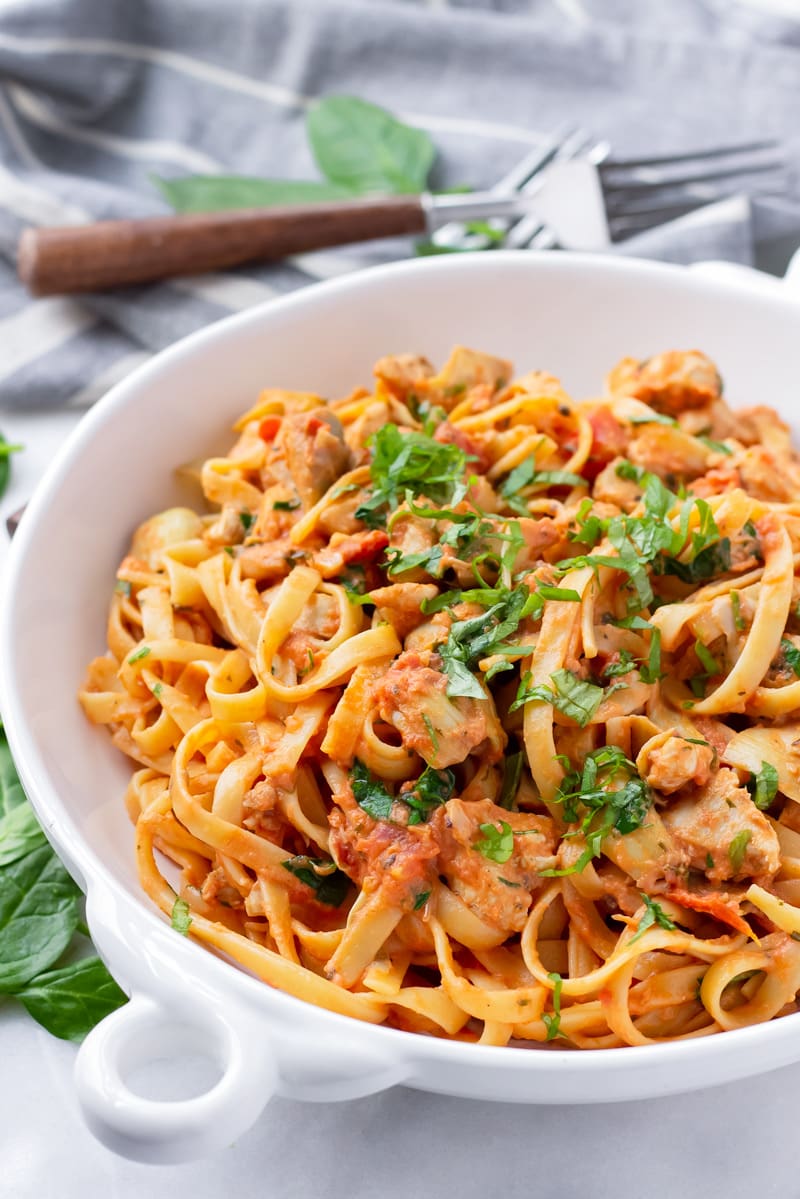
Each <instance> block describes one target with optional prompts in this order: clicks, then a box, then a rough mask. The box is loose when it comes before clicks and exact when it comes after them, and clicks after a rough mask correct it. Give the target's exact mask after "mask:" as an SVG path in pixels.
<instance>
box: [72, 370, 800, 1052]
mask: <svg viewBox="0 0 800 1199" xmlns="http://www.w3.org/2000/svg"><path fill="white" fill-rule="evenodd" d="M235 430H236V440H235V443H234V444H233V446H232V448H231V449H230V450H229V451H228V453H227V454H226V455H224V456H222V457H216V458H209V459H208V460H206V461H205V462H203V463H202V464H200V465H198V466H196V467H192V468H184V473H186V471H187V469H188V471H189V473H194V475H195V476H196V477H197V480H198V483H199V485H200V487H201V488H202V493H203V497H204V503H203V504H202V505H198V506H199V507H202V508H203V511H198V512H195V511H193V510H191V509H188V508H174V509H170V510H168V511H166V512H162V513H160V514H159V515H157V516H154V517H153V518H152V519H150V520H148V521H146V522H145V524H143V525H142V526H141V527H140V528H139V529H137V531H136V533H135V534H134V537H133V541H132V544H131V547H130V552H129V554H128V556H127V557H125V558H124V559H123V561H122V563H121V565H120V567H119V570H118V572H117V582H116V588H115V591H114V595H113V599H112V602H111V609H110V613H109V619H108V628H107V638H108V650H109V652H108V654H106V655H105V656H103V657H100V658H97V659H95V661H93V662H92V663H91V664H90V666H89V668H88V675H87V678H86V681H85V683H84V686H83V688H82V690H81V692H80V700H81V703H82V704H83V707H84V709H85V711H86V714H87V716H88V717H89V719H90V720H92V721H93V722H95V723H96V724H102V725H105V726H107V728H108V730H109V732H110V735H111V737H112V739H113V741H114V743H115V745H117V746H118V747H119V749H120V750H122V751H123V752H124V753H125V754H127V755H128V756H129V757H130V758H131V759H132V760H133V761H134V762H135V763H136V770H135V773H134V774H133V776H132V778H131V781H130V785H129V787H128V791H127V795H126V805H127V809H128V812H129V814H130V816H131V818H132V820H133V821H135V823H136V855H137V863H138V870H139V875H140V879H141V883H142V886H143V888H144V890H145V891H146V893H147V894H148V896H149V897H150V898H151V900H153V901H154V903H155V904H157V905H158V907H159V908H160V909H161V910H162V911H163V912H164V913H165V915H166V916H167V917H169V918H170V919H171V920H172V923H173V925H174V926H175V928H176V929H177V930H178V931H179V932H182V933H186V934H188V935H189V936H190V937H193V938H195V939H196V940H198V941H200V942H202V943H203V944H205V945H208V946H211V947H212V948H213V949H215V950H217V951H219V952H221V953H222V954H223V955H226V956H227V957H228V958H230V959H232V960H233V961H234V962H236V963H238V964H239V965H241V966H242V967H243V968H245V969H246V970H248V971H250V972H251V973H253V974H254V975H256V976H257V977H259V978H260V979H263V980H264V981H265V982H266V983H268V984H270V985H271V986H274V987H278V988H281V989H282V990H284V991H287V992H289V993H290V994H292V995H295V996H297V997H299V998H301V999H304V1000H307V1001H308V1002H310V1003H314V1004H318V1005H320V1006H322V1007H325V1008H328V1009H330V1010H332V1011H336V1012H339V1013H343V1014H346V1015H349V1016H352V1017H355V1018H357V1019H360V1020H366V1021H370V1022H373V1023H381V1022H385V1023H387V1024H390V1025H392V1026H394V1027H396V1028H401V1029H407V1030H410V1031H414V1032H418V1033H427V1034H431V1035H435V1036H440V1037H449V1038H456V1039H460V1040H464V1041H480V1042H482V1043H484V1044H489V1045H507V1044H509V1043H515V1044H521V1043H525V1042H528V1043H532V1042H536V1043H539V1044H541V1045H547V1044H551V1045H553V1046H568V1047H572V1048H604V1047H608V1046H623V1045H644V1044H649V1043H653V1042H660V1041H665V1040H674V1039H682V1038H690V1037H698V1036H705V1035H707V1034H709V1033H713V1032H718V1031H721V1030H725V1029H730V1028H739V1027H742V1026H743V1025H747V1024H752V1023H757V1022H761V1021H766V1020H770V1019H773V1018H775V1017H779V1016H782V1015H785V1014H787V1013H789V1012H793V1011H795V1010H796V1007H797V994H798V990H800V943H799V942H800V754H799V753H798V747H799V746H800V607H799V605H798V601H800V579H798V577H797V576H798V564H800V462H798V458H797V456H796V455H795V453H794V451H793V450H792V448H791V445H790V440H789V434H788V430H787V428H786V426H785V425H784V424H783V423H782V422H781V421H780V419H779V418H778V417H777V415H776V414H775V413H774V412H773V411H772V410H771V409H770V408H767V407H755V408H750V409H746V410H739V411H736V412H735V413H734V412H732V411H731V410H730V409H729V408H728V406H727V404H726V403H725V401H724V400H723V399H722V382H721V379H720V377H719V375H718V373H717V370H716V368H715V366H714V365H713V363H711V362H710V361H709V360H708V359H707V358H706V357H705V356H704V355H703V354H702V353H700V352H698V351H689V352H678V351H670V352H667V353H663V354H660V355H658V356H657V357H655V358H651V359H649V360H647V361H645V362H637V361H635V360H633V359H624V360H623V361H622V362H621V363H619V364H618V365H617V366H616V367H615V368H614V369H613V370H612V371H611V373H610V375H609V377H608V379H607V382H606V392H605V394H604V395H603V396H602V398H597V399H590V400H585V401H582V402H579V403H577V402H574V401H573V400H572V399H571V398H570V397H569V396H568V395H567V394H566V393H565V391H564V390H563V388H562V386H561V384H560V383H559V382H558V380H557V379H555V378H553V377H552V376H550V375H546V374H543V373H541V372H533V373H531V374H528V375H523V376H521V377H518V378H514V376H513V369H512V366H511V364H510V363H509V362H506V361H504V360H502V359H500V358H496V357H492V356H490V355H488V354H483V353H477V352H474V351H470V350H466V349H463V348H461V347H459V348H457V349H456V350H454V351H453V353H452V355H451V357H450V359H449V360H448V361H447V363H445V365H444V366H443V367H442V368H441V370H439V371H438V372H436V371H435V370H434V368H433V367H432V366H431V365H430V363H428V362H427V361H426V360H425V359H424V358H421V357H415V356H412V355H400V356H395V357H389V358H384V359H382V360H381V361H380V362H378V363H377V365H376V367H375V384H374V386H373V387H372V388H371V389H369V390H367V389H364V388H359V389H358V390H356V391H354V392H353V393H352V395H350V396H347V397H346V398H344V399H340V400H335V401H332V402H328V401H326V400H323V399H321V398H320V397H319V396H317V395H314V394H310V393H301V392H289V391H282V390H278V389H269V390H266V391H264V392H263V393H262V394H261V396H260V397H259V399H258V402H257V403H256V404H255V406H254V407H253V408H251V409H250V410H249V411H248V412H246V413H245V414H244V415H243V416H242V417H241V419H240V420H239V421H238V422H237V424H236V426H235Z"/></svg>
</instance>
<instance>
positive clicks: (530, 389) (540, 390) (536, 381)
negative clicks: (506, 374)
mask: <svg viewBox="0 0 800 1199" xmlns="http://www.w3.org/2000/svg"><path fill="white" fill-rule="evenodd" d="M514 387H515V388H518V389H519V391H520V393H524V394H526V395H534V396H553V397H554V399H556V400H563V401H565V402H566V403H568V404H569V403H571V401H570V398H569V396H568V395H567V393H566V392H565V391H564V387H563V385H562V383H561V380H560V379H557V378H556V376H555V375H549V374H548V373H547V371H528V372H527V374H525V375H520V377H519V378H518V379H515V380H514Z"/></svg>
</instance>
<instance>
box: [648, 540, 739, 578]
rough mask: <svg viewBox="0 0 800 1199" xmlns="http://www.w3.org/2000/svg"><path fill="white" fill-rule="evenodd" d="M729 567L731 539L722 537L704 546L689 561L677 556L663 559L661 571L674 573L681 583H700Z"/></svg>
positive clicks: (669, 573) (722, 572) (667, 573)
mask: <svg viewBox="0 0 800 1199" xmlns="http://www.w3.org/2000/svg"><path fill="white" fill-rule="evenodd" d="M730 568H731V541H730V538H729V537H723V538H722V539H721V540H720V541H717V542H715V543H714V544H713V545H708V546H706V548H705V549H703V550H701V551H700V553H699V554H696V555H695V557H694V558H693V559H692V560H691V561H690V562H680V561H678V559H677V558H664V559H663V573H664V574H666V575H675V576H676V577H677V578H679V579H680V580H681V582H682V583H701V582H703V581H704V580H705V579H713V578H715V577H716V576H717V575H722V574H725V573H726V572H727V571H729V570H730Z"/></svg>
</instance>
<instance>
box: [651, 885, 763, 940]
mask: <svg viewBox="0 0 800 1199" xmlns="http://www.w3.org/2000/svg"><path fill="white" fill-rule="evenodd" d="M669 898H670V899H671V900H673V902H674V903H678V904H680V905H681V907H683V908H689V910H690V911H692V912H706V913H708V915H709V916H713V917H714V919H715V920H719V921H720V923H722V924H727V925H730V927H731V928H735V929H736V931H737V933H744V934H745V936H748V937H753V939H755V933H754V932H753V930H752V929H751V927H750V925H749V924H748V923H747V921H746V920H745V919H744V917H743V916H742V913H741V912H740V911H739V905H738V903H736V901H735V900H733V899H726V898H725V897H724V896H723V895H721V894H720V893H719V892H718V891H716V892H711V893H709V894H707V895H700V894H695V893H694V892H693V891H686V890H677V891H670V892H669Z"/></svg>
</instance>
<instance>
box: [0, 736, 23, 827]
mask: <svg viewBox="0 0 800 1199" xmlns="http://www.w3.org/2000/svg"><path fill="white" fill-rule="evenodd" d="M24 803H27V800H26V798H25V792H24V791H23V790H22V783H21V782H20V781H19V777H18V775H17V770H16V767H15V766H14V761H13V759H12V757H11V750H10V749H9V747H8V742H7V741H6V735H5V731H4V729H3V725H2V723H0V817H3V816H7V815H8V813H9V812H10V811H12V809H13V808H18V807H19V806H20V805H21V804H24Z"/></svg>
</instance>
